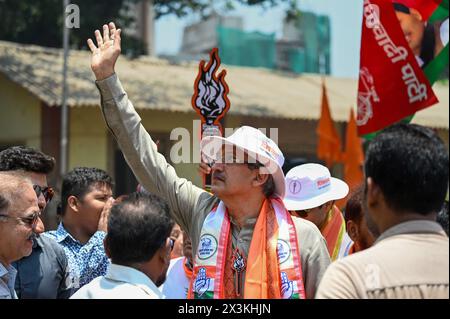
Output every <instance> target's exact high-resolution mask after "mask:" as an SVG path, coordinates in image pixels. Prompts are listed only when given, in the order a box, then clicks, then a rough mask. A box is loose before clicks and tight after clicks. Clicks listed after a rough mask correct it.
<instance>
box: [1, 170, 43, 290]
mask: <svg viewBox="0 0 450 319" xmlns="http://www.w3.org/2000/svg"><path fill="white" fill-rule="evenodd" d="M39 214H40V211H39V206H38V202H37V197H36V194H35V192H34V190H33V187H32V184H31V181H30V180H28V179H26V178H24V177H23V175H20V174H19V173H11V172H0V299H17V295H16V293H15V291H14V281H15V278H16V274H17V270H16V269H15V268H14V267H13V266H12V262H14V261H16V260H19V259H21V258H22V257H24V256H29V255H30V254H31V251H32V249H33V240H34V237H35V236H36V231H37V230H36V227H37V224H38V219H39Z"/></svg>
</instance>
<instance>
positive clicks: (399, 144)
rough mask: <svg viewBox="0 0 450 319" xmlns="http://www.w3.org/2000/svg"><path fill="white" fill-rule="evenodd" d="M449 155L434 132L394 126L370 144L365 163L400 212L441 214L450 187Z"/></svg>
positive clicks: (415, 127) (411, 126)
mask: <svg viewBox="0 0 450 319" xmlns="http://www.w3.org/2000/svg"><path fill="white" fill-rule="evenodd" d="M448 161H449V160H448V152H447V150H446V148H445V145H444V143H443V142H442V140H441V139H440V138H439V137H438V136H437V135H436V134H435V133H434V132H433V130H431V129H429V128H426V127H423V126H420V125H416V124H404V123H401V124H395V125H392V126H390V127H388V128H386V129H385V130H383V131H382V132H380V133H379V134H378V135H377V136H376V137H375V138H374V139H373V140H372V141H371V142H370V144H369V146H368V149H367V154H366V161H365V164H364V170H365V175H366V178H367V177H371V178H372V179H373V181H374V183H375V184H377V185H378V186H379V187H380V189H381V191H382V193H383V195H384V198H385V199H386V202H387V204H388V205H389V207H391V208H392V209H393V210H396V211H398V212H403V211H411V212H415V213H419V214H422V215H427V214H429V213H432V212H435V213H436V212H439V211H440V210H441V208H442V204H443V202H444V199H445V196H446V193H447V187H448V176H449V172H448V164H449V163H448Z"/></svg>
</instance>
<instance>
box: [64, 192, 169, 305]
mask: <svg viewBox="0 0 450 319" xmlns="http://www.w3.org/2000/svg"><path fill="white" fill-rule="evenodd" d="M173 225H174V222H173V220H172V219H171V218H170V215H169V207H168V205H167V203H166V202H165V201H164V200H162V199H161V198H159V197H158V196H155V195H150V194H149V195H147V194H143V193H132V194H130V195H129V196H127V198H125V199H124V200H123V201H122V202H120V203H119V204H116V205H114V206H113V207H112V208H111V213H110V215H109V218H108V234H107V235H106V238H105V240H104V245H105V251H106V254H107V255H108V257H110V258H111V265H110V266H109V267H108V271H107V273H106V274H105V275H104V276H101V277H97V278H95V279H94V280H92V281H91V282H90V283H88V284H87V285H85V286H83V287H81V289H80V290H78V291H77V292H76V293H75V294H74V295H73V296H72V297H71V298H72V299H129V298H132V299H161V298H162V297H163V295H162V294H161V292H160V291H159V290H158V288H157V287H159V286H161V285H162V283H163V282H164V281H165V280H166V273H167V269H168V267H169V263H170V253H171V251H172V249H173V245H174V239H173V238H170V237H169V236H170V233H171V230H172V227H173ZM127 230H133V231H127Z"/></svg>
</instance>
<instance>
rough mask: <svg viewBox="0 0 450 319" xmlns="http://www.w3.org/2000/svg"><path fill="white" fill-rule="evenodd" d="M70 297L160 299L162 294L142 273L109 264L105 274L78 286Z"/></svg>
mask: <svg viewBox="0 0 450 319" xmlns="http://www.w3.org/2000/svg"><path fill="white" fill-rule="evenodd" d="M70 298H71V299H162V298H163V295H162V294H161V292H160V291H159V290H158V288H157V287H156V285H155V284H154V283H153V282H152V281H151V279H150V278H148V277H147V275H145V274H144V273H142V272H140V271H139V270H137V269H134V268H131V267H126V266H120V265H116V264H111V265H110V266H109V268H108V271H107V273H106V275H105V276H102V277H97V278H95V279H94V280H92V281H91V282H90V283H88V284H87V285H84V286H83V287H81V288H80V290H78V291H77V292H76V293H75V294H74V295H72V297H70Z"/></svg>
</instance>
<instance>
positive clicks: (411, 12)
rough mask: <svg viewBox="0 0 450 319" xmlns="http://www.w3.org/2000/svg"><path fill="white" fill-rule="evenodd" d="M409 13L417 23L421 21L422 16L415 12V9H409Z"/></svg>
mask: <svg viewBox="0 0 450 319" xmlns="http://www.w3.org/2000/svg"><path fill="white" fill-rule="evenodd" d="M409 12H410V14H411V15H412V16H413V17H414V18H416V19H417V20H419V21H422V15H421V14H420V12H419V11H417V10H416V9H413V8H410V9H409Z"/></svg>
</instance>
